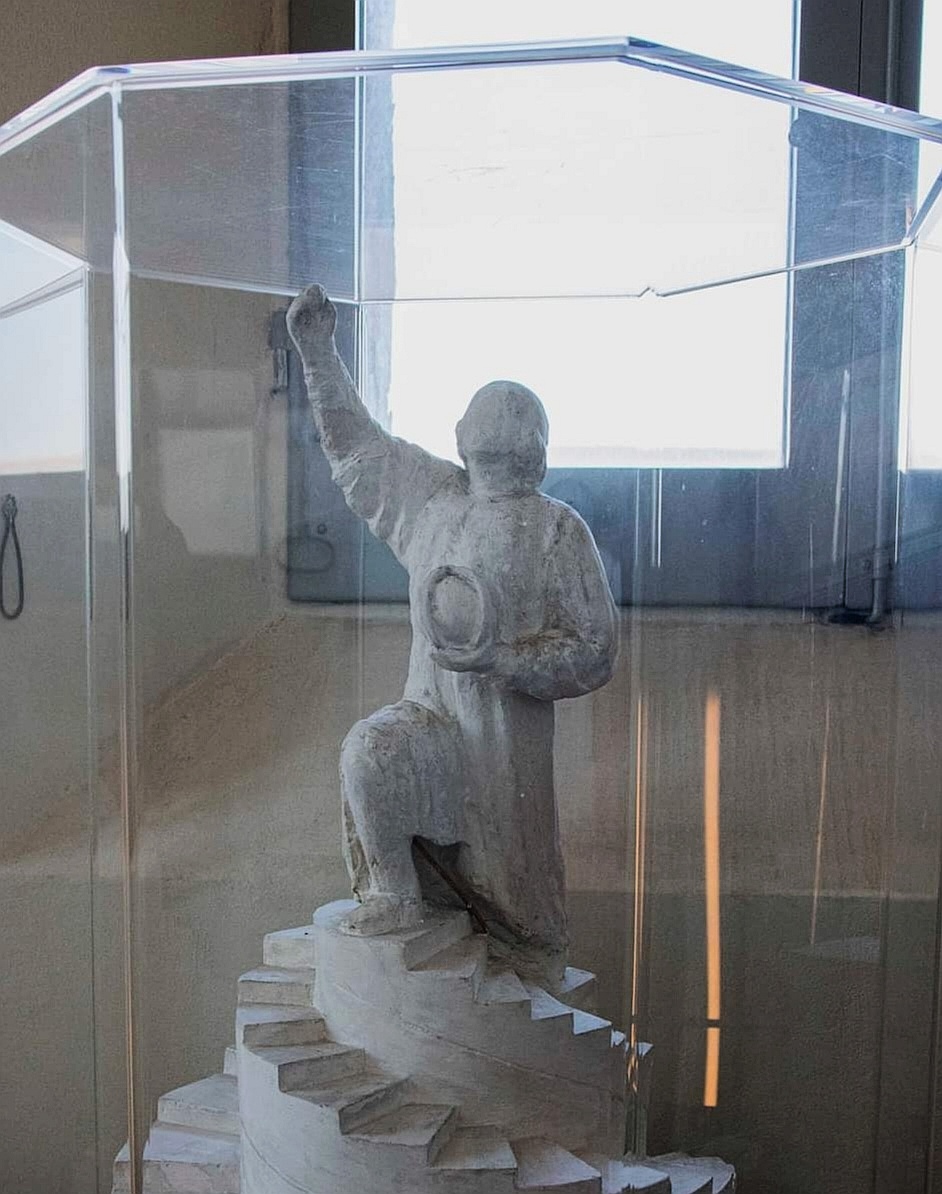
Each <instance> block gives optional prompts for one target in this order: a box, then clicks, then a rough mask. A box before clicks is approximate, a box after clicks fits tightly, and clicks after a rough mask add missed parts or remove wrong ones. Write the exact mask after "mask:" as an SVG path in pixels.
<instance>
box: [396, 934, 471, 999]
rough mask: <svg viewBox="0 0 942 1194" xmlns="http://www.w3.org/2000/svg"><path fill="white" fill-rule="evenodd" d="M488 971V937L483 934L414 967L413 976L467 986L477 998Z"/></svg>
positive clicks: (440, 951) (457, 944)
mask: <svg viewBox="0 0 942 1194" xmlns="http://www.w3.org/2000/svg"><path fill="white" fill-rule="evenodd" d="M486 968H487V938H486V937H485V936H483V935H482V934H481V933H475V934H472V935H471V936H470V937H463V938H462V939H461V940H460V941H456V942H454V943H453V944H452V945H449V946H448V947H447V948H446V949H442V950H439V951H438V953H436V954H433V955H432V956H431V957H430V958H428V959H427V960H426V961H424V962H421V963H419V965H418V966H413V967H412V968H411V969H412V973H413V974H421V975H423V976H425V977H426V978H429V979H435V978H439V979H442V980H443V981H451V982H459V983H467V984H468V986H469V988H470V991H471V994H472V996H475V995H477V992H478V989H479V988H480V986H481V983H482V982H483V980H484V976H485V971H486Z"/></svg>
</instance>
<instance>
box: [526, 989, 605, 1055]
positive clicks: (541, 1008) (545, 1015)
mask: <svg viewBox="0 0 942 1194" xmlns="http://www.w3.org/2000/svg"><path fill="white" fill-rule="evenodd" d="M523 985H524V986H525V987H526V990H527V994H528V995H529V996H530V1005H531V1008H532V1011H531V1012H530V1015H531V1017H532V1019H534V1020H567V1021H568V1023H569V1025H570V1027H571V1030H572V1034H573V1036H580V1037H591V1038H598V1039H599V1040H602V1041H604V1043H605V1044H606V1045H608V1046H610V1045H611V1044H612V1043H613V1041H612V1023H611V1021H610V1020H603V1019H602V1018H601V1016H595V1015H593V1014H592V1012H584V1011H582V1010H581V1009H579V1008H574V1007H570V1006H569V1004H567V1003H563V1002H562V1001H561V1000H559V999H557V998H556V997H555V996H554V995H550V993H549V992H548V991H544V990H543V988H542V987H537V986H534V985H533V984H532V983H524V984H523Z"/></svg>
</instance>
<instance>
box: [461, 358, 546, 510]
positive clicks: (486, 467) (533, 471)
mask: <svg viewBox="0 0 942 1194" xmlns="http://www.w3.org/2000/svg"><path fill="white" fill-rule="evenodd" d="M455 436H456V438H457V441H458V455H459V456H460V457H461V459H462V460H463V461H464V465H465V468H467V470H468V473H469V475H470V477H471V486H472V488H473V489H477V490H479V491H481V492H484V493H492V494H494V495H496V496H500V495H502V494H511V493H528V492H532V491H533V490H535V489H536V488H537V487H538V486H539V484H540V482H541V481H542V480H543V477H544V476H545V474H546V444H547V440H548V438H549V423H548V421H547V418H546V411H545V410H544V409H543V403H542V402H541V401H540V400H539V398H537V396H536V394H534V393H533V391H532V390H528V389H527V387H526V386H522V385H520V383H519V382H516V381H491V382H488V384H487V385H486V386H482V387H481V389H480V390H478V392H477V393H476V394H475V395H474V397H473V398H472V399H471V401H470V402H469V403H468V409H467V410H466V411H465V412H464V415H463V417H462V419H461V420H460V422H459V423H458V426H457V427H456V428H455Z"/></svg>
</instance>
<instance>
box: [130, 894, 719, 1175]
mask: <svg viewBox="0 0 942 1194" xmlns="http://www.w3.org/2000/svg"><path fill="white" fill-rule="evenodd" d="M350 907H351V904H350V903H349V902H348V901H342V902H338V903H336V904H330V905H327V906H325V907H324V908H321V909H320V910H319V911H318V912H317V913H316V914H315V916H314V923H313V924H312V925H307V926H305V927H304V928H301V929H293V930H288V931H286V932H282V933H273V934H270V935H269V936H268V937H267V938H266V939H265V948H264V961H265V965H264V967H262V968H261V969H259V970H256V971H251V972H250V973H248V974H246V975H243V977H242V978H241V979H240V980H239V1007H238V1011H237V1014H236V1046H235V1049H234V1050H232V1051H230V1052H229V1053H228V1054H227V1063H226V1073H225V1074H223V1075H216V1076H214V1077H212V1078H208V1079H204V1080H203V1081H202V1082H197V1083H193V1084H192V1085H191V1086H187V1087H183V1088H181V1089H180V1090H178V1091H174V1092H172V1093H171V1094H168V1095H165V1096H164V1097H163V1098H162V1099H161V1100H160V1104H159V1108H158V1121H157V1123H156V1124H155V1125H154V1127H153V1129H152V1132H151V1136H150V1139H149V1141H148V1144H147V1148H146V1150H145V1155H144V1191H145V1194H171V1192H173V1194H196V1192H197V1191H198V1192H199V1194H299V1192H301V1194H365V1192H367V1191H368V1192H369V1194H432V1192H436V1191H447V1192H448V1194H512V1192H513V1191H518V1190H528V1191H531V1192H540V1191H543V1192H546V1194H549V1192H551V1191H558V1192H560V1194H562V1192H566V1194H624V1192H626V1191H629V1190H646V1191H648V1192H649V1194H670V1192H671V1191H673V1192H674V1194H678V1192H681V1194H719V1192H720V1191H722V1190H731V1188H732V1181H733V1172H732V1169H731V1168H730V1167H729V1166H727V1165H724V1164H723V1163H722V1162H714V1161H710V1160H704V1161H700V1160H697V1161H691V1160H690V1159H688V1158H682V1157H679V1156H677V1155H673V1156H671V1157H666V1158H663V1159H662V1161H661V1162H660V1163H659V1162H658V1160H657V1159H653V1160H646V1161H639V1160H637V1159H633V1158H624V1159H622V1158H621V1152H622V1147H623V1139H624V1100H625V1076H626V1070H627V1067H626V1048H627V1046H626V1042H625V1037H624V1035H623V1034H622V1033H620V1032H618V1031H617V1030H616V1029H614V1028H613V1027H612V1025H611V1024H610V1023H609V1022H608V1021H606V1020H602V1019H601V1018H599V1017H598V1016H596V1015H594V1014H593V1013H592V1012H591V1011H590V1010H589V1005H590V1004H591V1000H592V997H593V994H594V986H595V983H594V978H593V976H592V975H590V974H588V973H586V972H584V971H576V970H569V971H567V973H566V977H565V980H564V986H563V990H562V991H560V992H558V993H557V994H556V995H550V994H549V993H548V992H547V991H545V990H542V989H540V988H538V987H535V986H533V985H532V984H529V983H527V982H525V981H523V980H521V979H520V978H519V976H518V975H516V974H515V973H514V972H513V971H510V970H508V969H506V968H505V967H503V966H502V965H501V964H500V963H495V962H494V961H493V960H492V959H490V958H489V957H488V952H487V940H486V938H485V937H482V936H480V935H477V934H474V933H472V932H471V926H470V924H469V922H468V918H467V916H466V915H465V914H464V913H460V912H443V913H441V914H435V915H430V916H429V918H428V919H427V920H426V921H424V922H423V923H422V924H421V925H420V926H418V927H416V928H413V929H409V930H404V931H401V932H395V933H389V934H385V935H383V936H379V937H360V936H356V935H353V934H350V933H346V932H344V931H343V930H342V928H341V922H342V921H343V918H344V916H345V915H346V913H347V912H348V911H349V910H350ZM315 962H316V965H315ZM237 1074H238V1077H237V1076H236V1075H237ZM128 1189H129V1186H128V1163H127V1158H126V1156H124V1155H119V1157H118V1160H117V1162H116V1165H115V1184H114V1191H115V1194H122V1192H123V1191H126V1190H128Z"/></svg>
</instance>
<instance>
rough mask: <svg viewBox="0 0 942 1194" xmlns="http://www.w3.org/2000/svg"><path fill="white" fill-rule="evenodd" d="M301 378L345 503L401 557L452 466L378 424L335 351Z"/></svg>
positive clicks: (452, 471)
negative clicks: (303, 380)
mask: <svg viewBox="0 0 942 1194" xmlns="http://www.w3.org/2000/svg"><path fill="white" fill-rule="evenodd" d="M305 381H306V383H307V389H308V395H309V397H310V400H311V409H312V413H313V415H314V421H315V423H316V425H317V429H318V431H319V433H320V437H321V446H322V447H323V449H324V453H325V455H326V456H327V459H328V461H329V462H330V471H331V475H332V477H333V478H334V480H335V481H336V482H337V484H338V485H339V486H340V488H341V489H342V490H343V495H344V497H345V498H346V500H347V505H348V506H349V507H350V509H351V510H352V511H353V512H354V514H358V515H359V516H360V518H362V519H364V521H365V522H366V523H367V525H368V526H369V528H370V530H371V531H372V532H373V534H374V535H375V536H376V537H377V538H378V539H382V540H383V541H384V542H386V543H388V544H389V546H390V547H391V548H392V550H393V552H394V553H395V555H396V557H397V558H398V559H399V560H401V561H403V562H405V558H404V557H405V555H406V553H407V552H408V549H409V543H410V540H411V538H412V532H413V530H414V527H415V521H416V518H417V517H418V515H419V513H420V512H421V510H422V508H423V507H424V506H425V505H426V503H427V502H428V500H429V499H430V498H431V497H432V495H433V494H434V493H435V492H436V491H437V490H438V489H440V488H441V487H442V486H443V485H444V484H446V483H447V482H448V480H449V479H450V478H452V477H455V476H456V475H457V474H458V473H459V471H460V470H459V469H458V466H457V465H455V464H452V463H450V462H449V461H447V460H441V459H439V458H438V457H437V456H433V455H432V454H431V453H430V452H426V451H425V450H424V449H422V448H420V447H418V446H417V445H416V444H410V443H407V442H406V441H405V440H402V439H398V438H397V437H396V436H394V435H390V434H389V432H388V431H386V430H385V429H384V428H383V427H381V426H380V425H379V423H377V422H376V420H375V419H374V418H373V417H372V416H371V415H370V413H369V411H368V410H367V409H366V407H365V406H364V404H363V402H362V401H361V399H360V397H359V395H358V394H357V392H356V389H355V387H354V385H353V382H352V381H351V379H350V375H349V374H348V373H347V370H346V368H345V367H344V365H343V362H342V361H341V360H340V358H339V357H338V356H337V355H336V353H331V354H325V356H324V357H323V358H322V359H320V360H319V361H318V362H317V363H316V365H315V366H313V367H311V368H309V369H306V370H305Z"/></svg>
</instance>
